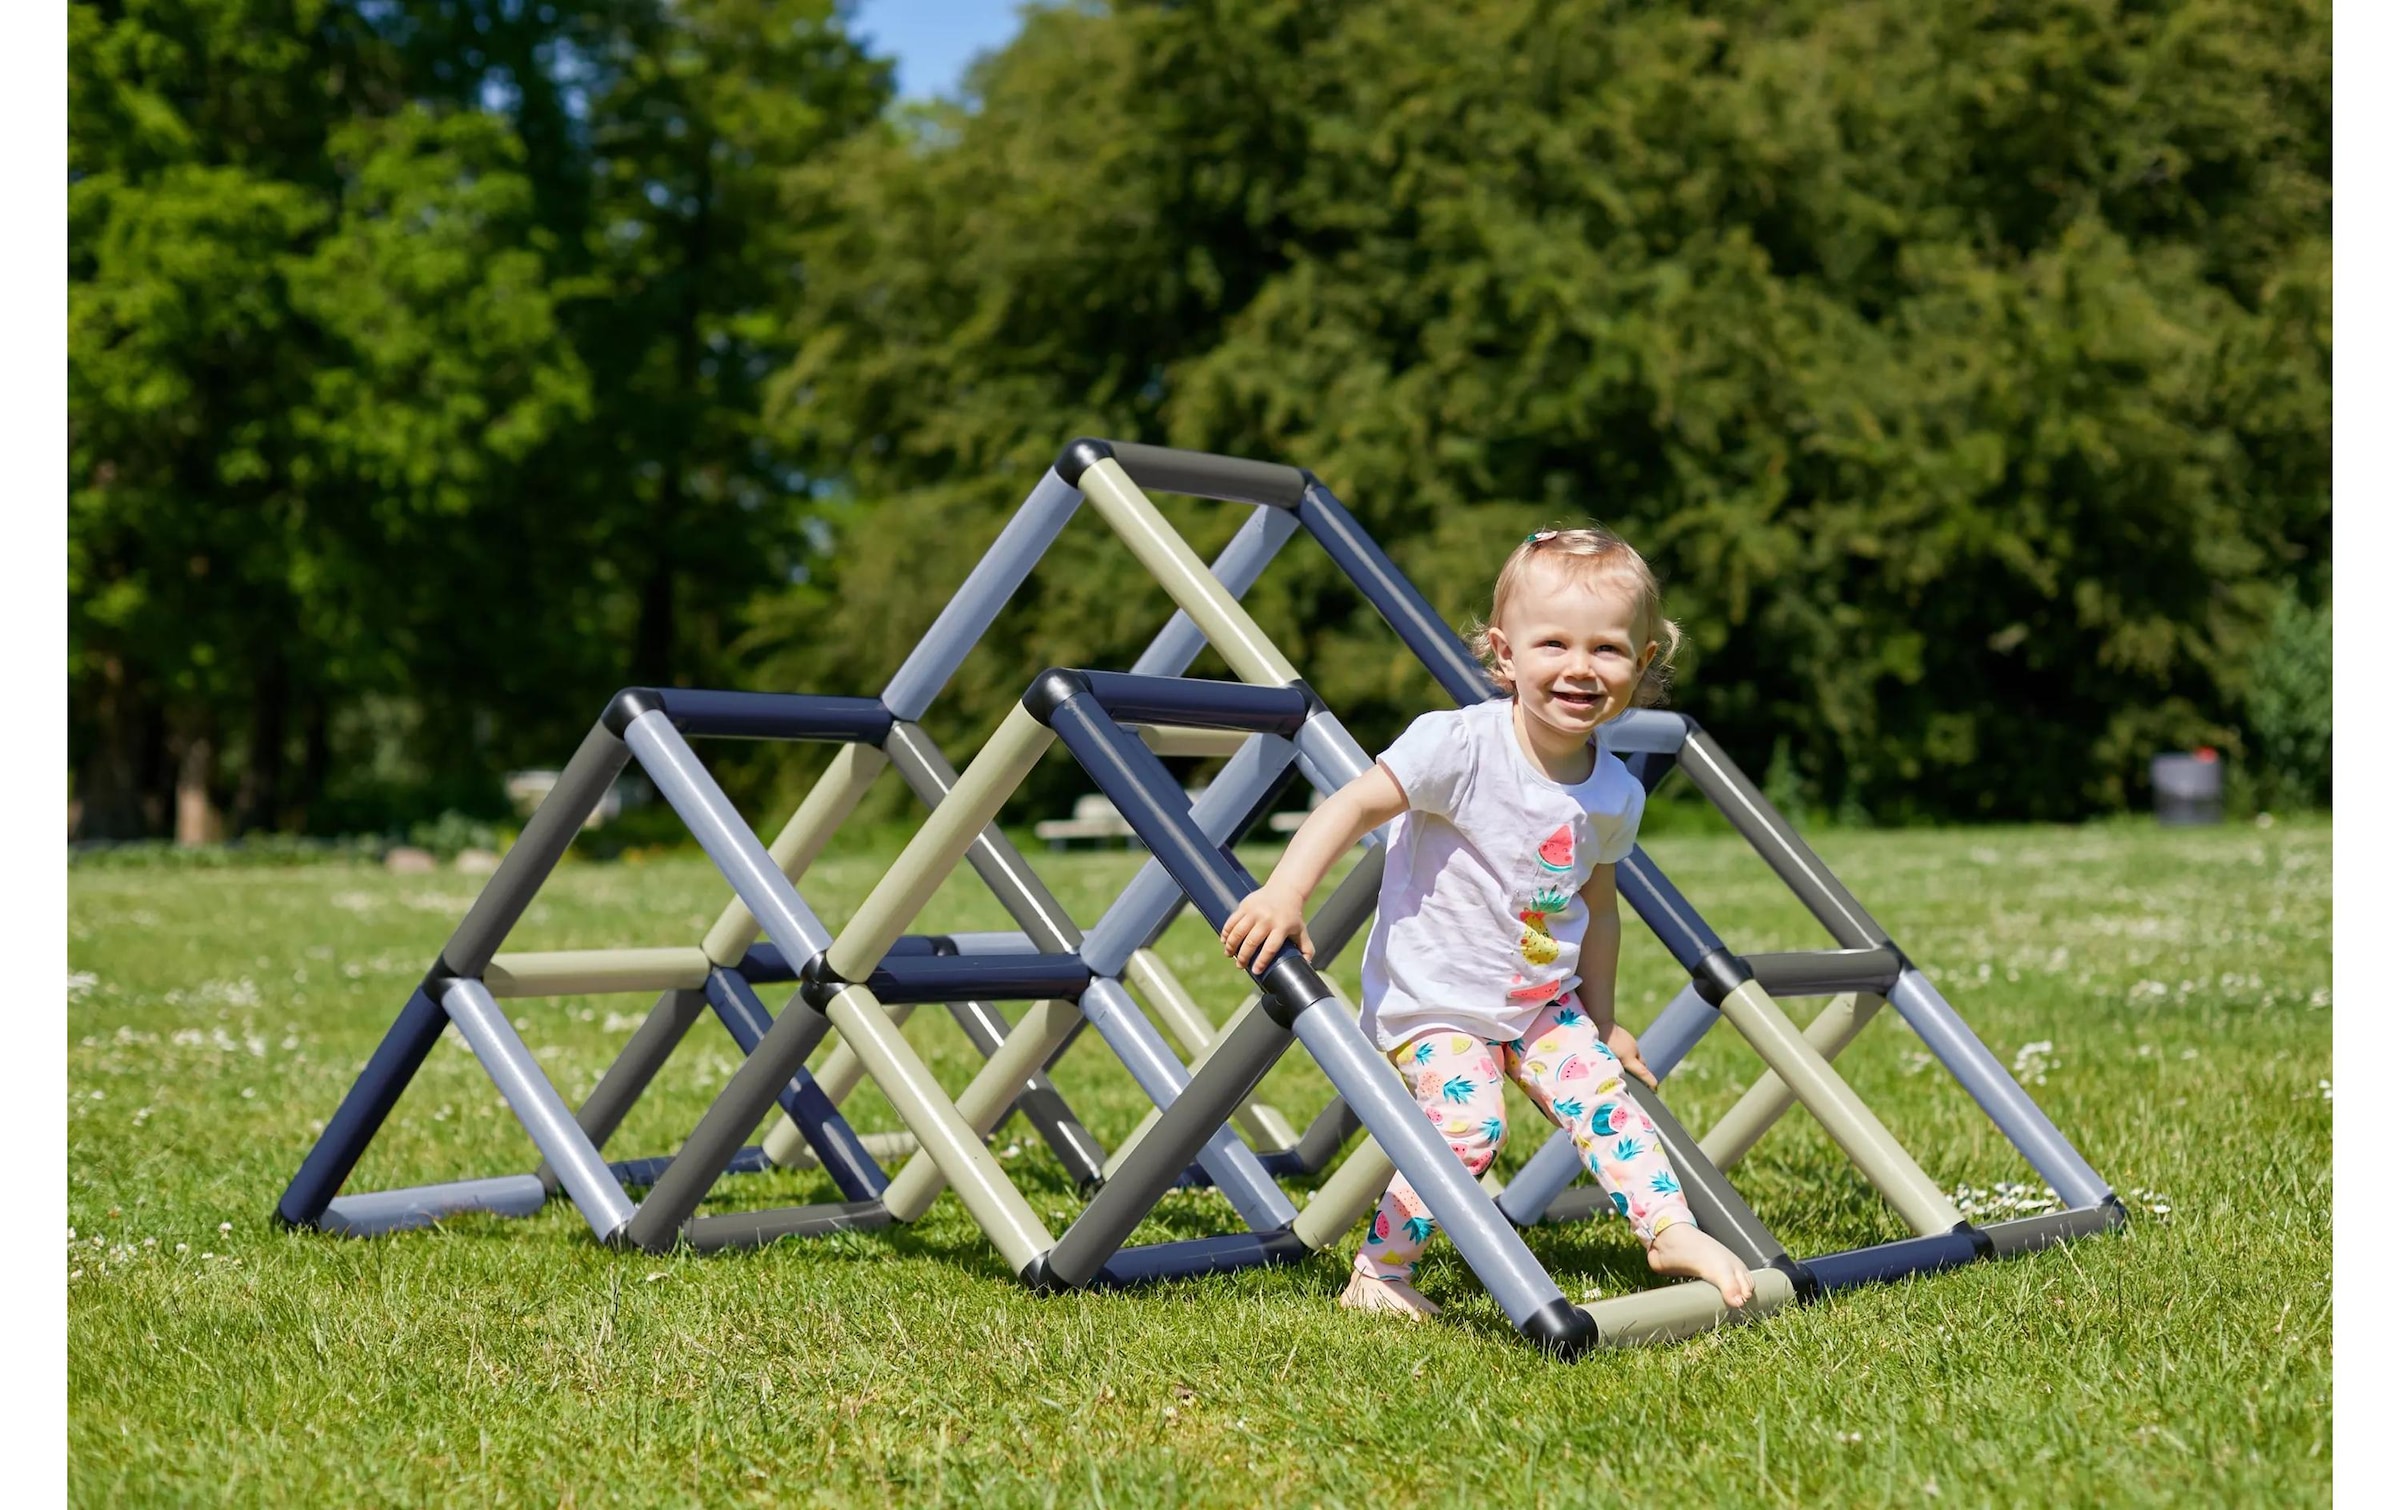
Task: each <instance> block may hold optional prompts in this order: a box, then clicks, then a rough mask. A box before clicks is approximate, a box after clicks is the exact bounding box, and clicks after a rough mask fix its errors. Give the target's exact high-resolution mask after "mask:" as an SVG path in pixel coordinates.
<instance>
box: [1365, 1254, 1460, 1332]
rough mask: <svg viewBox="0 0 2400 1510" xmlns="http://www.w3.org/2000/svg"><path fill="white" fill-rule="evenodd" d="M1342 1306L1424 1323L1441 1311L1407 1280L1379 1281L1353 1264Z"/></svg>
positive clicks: (1381, 1279) (1380, 1279)
mask: <svg viewBox="0 0 2400 1510" xmlns="http://www.w3.org/2000/svg"><path fill="white" fill-rule="evenodd" d="M1342 1305H1343V1307H1344V1309H1347V1310H1352V1311H1368V1312H1372V1313H1377V1314H1380V1315H1385V1316H1405V1317H1407V1318H1408V1319H1409V1320H1410V1321H1424V1320H1427V1319H1429V1318H1431V1317H1434V1316H1438V1315H1440V1314H1441V1310H1442V1308H1441V1307H1440V1306H1437V1305H1435V1304H1434V1303H1433V1302H1432V1301H1430V1300H1427V1299H1426V1298H1425V1297H1424V1296H1422V1295H1419V1294H1418V1293H1417V1291H1416V1287H1415V1286H1413V1285H1411V1284H1409V1283H1408V1281H1406V1280H1403V1279H1383V1278H1379V1277H1377V1276H1376V1275H1373V1274H1370V1273H1368V1272H1367V1271H1366V1270H1365V1269H1363V1268H1361V1267H1358V1266H1357V1265H1355V1264H1354V1265H1352V1266H1351V1269H1350V1285H1349V1288H1347V1289H1345V1290H1343V1291H1342Z"/></svg>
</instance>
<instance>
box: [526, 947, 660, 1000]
mask: <svg viewBox="0 0 2400 1510" xmlns="http://www.w3.org/2000/svg"><path fill="white" fill-rule="evenodd" d="M707 983H708V956H707V955H706V954H704V953H702V952H701V951H700V950H698V949H692V948H688V947H687V948H682V949H554V950H546V951H539V952H535V951H527V952H525V953H520V954H495V955H493V956H492V962H491V963H490V964H488V965H486V966H484V967H483V984H484V989H486V990H488V991H490V992H491V993H492V995H494V996H496V997H527V996H606V995H609V994H611V993H613V992H618V991H697V990H698V989H700V987H702V986H704V985H706V984H707Z"/></svg>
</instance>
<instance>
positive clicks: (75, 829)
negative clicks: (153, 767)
mask: <svg viewBox="0 0 2400 1510" xmlns="http://www.w3.org/2000/svg"><path fill="white" fill-rule="evenodd" d="M95 681H96V683H97V685H96V686H95V687H94V688H93V689H92V691H91V693H90V696H91V699H92V702H91V706H90V710H89V711H90V714H91V724H90V729H91V738H90V742H89V744H88V745H87V746H86V748H85V749H84V751H83V753H82V755H81V756H80V758H78V759H77V761H76V763H75V811H74V816H73V820H72V822H71V825H70V827H69V829H68V837H69V838H71V839H139V838H141V837H142V836H144V835H145V834H148V833H151V832H154V828H153V825H152V824H151V822H150V821H149V820H150V815H149V814H148V813H146V812H145V811H144V803H143V800H142V798H143V794H144V792H145V790H146V789H147V788H146V786H145V777H146V775H147V772H146V770H145V769H144V768H145V766H146V765H147V764H148V761H147V760H145V758H144V757H145V756H146V755H148V754H149V753H150V752H148V751H147V750H145V749H144V747H143V743H144V741H145V739H147V738H148V736H149V733H150V724H151V722H152V721H151V720H150V719H149V718H148V717H146V716H145V711H146V710H145V709H144V708H143V706H142V702H143V700H142V698H141V696H140V694H139V693H137V692H136V691H135V690H134V689H133V688H132V687H131V686H129V685H127V679H126V675H125V664H124V662H122V661H120V660H118V659H117V658H116V657H114V656H110V657H107V658H106V659H104V660H103V661H102V662H101V663H100V674H99V676H98V677H97V678H95Z"/></svg>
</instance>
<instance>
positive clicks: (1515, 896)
mask: <svg viewBox="0 0 2400 1510" xmlns="http://www.w3.org/2000/svg"><path fill="white" fill-rule="evenodd" d="M1514 707H1515V705H1514V703H1512V702H1511V701H1510V700H1509V699H1507V698H1494V699H1493V700H1491V701H1489V702H1484V703H1478V704H1476V705H1475V706H1474V707H1471V708H1462V709H1459V710H1457V711H1455V712H1443V713H1428V714H1426V715H1425V716H1424V717H1422V718H1420V719H1418V720H1417V721H1416V722H1415V723H1413V724H1410V725H1409V726H1408V731H1407V732H1406V733H1404V734H1402V735H1401V736H1400V738H1399V739H1398V741H1396V742H1395V743H1394V744H1393V745H1392V747H1391V748H1390V749H1389V750H1386V751H1385V752H1384V753H1383V756H1382V762H1381V763H1382V764H1383V765H1384V767H1385V768H1386V769H1388V770H1389V771H1390V772H1391V773H1392V775H1393V776H1394V777H1396V778H1398V780H1399V783H1400V790H1401V791H1402V792H1403V793H1405V794H1406V795H1407V797H1408V811H1407V812H1406V813H1403V814H1402V815H1401V816H1400V819H1399V822H1398V823H1397V825H1396V826H1395V831H1394V833H1393V836H1392V840H1391V853H1390V855H1389V856H1388V857H1387V858H1386V859H1385V861H1384V867H1383V889H1382V892H1381V894H1380V896H1379V898H1378V901H1377V906H1376V914H1375V925H1374V927H1373V929H1371V930H1370V931H1369V932H1368V934H1367V949H1366V958H1365V961H1364V964H1363V966H1362V968H1361V980H1360V984H1361V986H1362V988H1363V989H1362V993H1361V994H1362V996H1363V997H1364V1005H1363V1007H1362V1009H1361V1011H1360V1013H1359V1025H1360V1026H1361V1027H1363V1028H1364V1029H1366V1031H1367V1034H1368V1036H1369V1037H1371V1038H1373V1039H1374V1040H1375V1045H1376V1047H1377V1048H1379V1049H1381V1050H1383V1051H1384V1052H1385V1053H1390V1052H1391V1051H1392V1050H1394V1049H1396V1048H1399V1047H1400V1046H1401V1045H1402V1044H1404V1043H1406V1042H1408V1041H1409V1040H1410V1039H1412V1038H1415V1037H1417V1036H1418V1035H1420V1034H1423V1033H1429V1032H1435V1031H1438V1030H1448V1031H1451V1032H1459V1033H1471V1034H1473V1035H1474V1036H1476V1037H1478V1038H1482V1039H1487V1040H1490V1041H1493V1042H1500V1043H1505V1042H1507V1041H1509V1040H1511V1039H1515V1038H1519V1037H1522V1036H1523V1035H1524V1033H1525V1031H1526V1030H1527V1029H1528V1028H1530V1027H1531V1026H1532V1025H1533V1019H1534V1017H1535V1016H1536V1015H1538V1014H1539V1013H1540V1011H1541V1009H1542V1008H1543V1007H1544V1006H1547V1005H1548V1004H1549V1003H1550V1002H1552V1001H1554V1000H1556V999H1557V998H1559V997H1560V996H1563V995H1565V994H1566V993H1567V992H1569V991H1572V990H1574V989H1575V986H1576V984H1577V983H1578V981H1579V980H1580V979H1581V977H1579V976H1578V975H1577V974H1576V971H1575V967H1576V964H1577V962H1578V958H1579V956H1580V955H1581V953H1582V947H1583V934H1584V928H1585V926H1586V925H1587V923H1588V922H1589V921H1590V919H1589V917H1588V916H1587V913H1588V909H1587V908H1586V907H1585V906H1584V905H1583V897H1582V895H1581V892H1582V889H1583V885H1584V883H1585V882H1586V881H1589V880H1590V879H1591V877H1592V870H1593V868H1594V867H1595V866H1599V865H1613V864H1615V863H1616V862H1617V861H1619V860H1622V859H1624V858H1625V857H1626V856H1627V855H1629V854H1631V853H1633V841H1634V836H1635V834H1636V832H1637V831H1638V830H1639V829H1640V827H1641V822H1642V798H1643V792H1642V784H1641V783H1640V782H1639V781H1637V780H1635V779H1634V776H1633V773H1632V772H1631V771H1628V770H1626V769H1625V763H1624V762H1623V761H1621V760H1619V759H1618V758H1617V757H1616V756H1614V755H1612V754H1610V753H1609V752H1608V751H1607V750H1604V749H1599V748H1597V747H1595V748H1594V750H1593V752H1592V754H1593V759H1592V773H1591V775H1589V776H1587V777H1585V778H1584V779H1583V781H1581V782H1580V783H1578V784H1577V785H1574V786H1564V785H1561V784H1560V783H1558V782H1556V781H1552V780H1551V779H1550V778H1549V777H1548V776H1545V775H1543V774H1542V772H1541V770H1540V769H1539V768H1538V767H1536V766H1535V765H1534V763H1533V759H1532V757H1531V756H1529V755H1527V754H1526V753H1525V752H1524V750H1523V749H1521V748H1520V747H1519V746H1518V744H1517V734H1516V730H1515V728H1514V727H1513V726H1512V725H1511V722H1510V715H1511V713H1512V712H1513V711H1514Z"/></svg>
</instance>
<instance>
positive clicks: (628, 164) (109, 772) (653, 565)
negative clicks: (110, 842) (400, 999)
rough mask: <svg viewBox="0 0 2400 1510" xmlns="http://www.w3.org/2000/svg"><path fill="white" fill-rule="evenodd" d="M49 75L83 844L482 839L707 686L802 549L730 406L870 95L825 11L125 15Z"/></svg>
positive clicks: (446, 9)
mask: <svg viewBox="0 0 2400 1510" xmlns="http://www.w3.org/2000/svg"><path fill="white" fill-rule="evenodd" d="M70 37H71V45H70V56H69V67H70V74H71V78H72V91H71V122H70V136H71V139H72V150H71V155H70V161H69V197H70V217H71V219H70V232H71V239H72V247H71V272H70V278H71V283H70V291H69V299H70V317H71V322H72V329H71V337H70V374H69V383H70V405H71V414H72V422H73V436H74V455H73V457H72V459H71V470H72V477H73V482H72V485H71V489H70V510H71V526H70V563H69V568H70V577H71V580H70V597H71V602H72V609H71V623H70V638H71V658H70V665H69V679H70V688H71V697H70V701H71V705H72V708H73V710H74V711H73V716H72V719H71V735H70V746H71V752H70V759H71V762H72V769H73V781H74V790H75V793H76V797H77V800H78V801H79V803H80V804H81V807H82V814H81V831H82V832H84V833H85V834H88V835H93V836H104V837H105V836H128V835H134V834H141V833H155V832H159V831H161V830H163V829H167V828H170V827H172V828H173V829H175V830H176V831H177V832H178V833H180V834H182V835H183V836H185V837H203V836H205V835H207V834H208V833H209V832H211V831H212V830H213V828H214V827H215V820H214V814H215V811H216V809H217V808H218V807H219V806H221V805H224V804H226V803H230V804H231V807H232V810H233V819H234V825H235V826H236V827H237V828H249V827H258V826H265V825H281V826H312V827H317V828H329V827H350V826H359V825H370V826H383V825H386V824H391V823H395V822H398V821H400V820H402V819H404V818H406V817H408V816H411V815H412V814H413V813H415V812H418V811H432V810H439V809H440V808H442V807H447V806H460V807H466V808H469V809H477V808H483V809H488V808H490V807H491V806H493V805H494V804H495V803H496V802H497V801H498V795H499V792H498V781H497V776H498V772H499V771H500V770H501V769H503V768H505V767H506V766H507V765H509V764H514V763H522V762H540V761H555V760H556V759H558V758H559V755H560V752H561V751H562V749H563V748H565V747H566V746H567V744H568V743H569V742H571V741H572V740H573V739H574V737H575V736H576V733H577V731H578V729H579V727H580V726H581V725H582V724H583V723H584V722H587V721H588V720H589V718H590V715H591V709H592V707H593V706H594V705H595V703H596V701H597V699H598V698H600V697H601V696H603V695H604V694H605V692H606V691H607V690H608V688H610V687H611V686H614V685H616V684H618V683H620V682H622V681H624V680H627V679H629V678H630V677H631V676H633V675H639V676H642V677H646V678H652V679H657V680H687V679H692V678H693V677H694V676H695V674H707V673H714V672H717V671H719V670H720V667H719V666H718V663H717V661H716V659H715V657H716V654H717V645H718V643H719V641H721V640H722V639H723V638H724V637H725V636H726V635H728V634H730V633H731V632H732V630H731V628H730V627H727V626H732V625H735V624H737V623H738V621H739V615H740V612H741V609H742V606H743V604H744V602H745V601H746V600H747V599H748V598H749V597H750V596H751V595H753V594H754V593H755V592H756V591H757V590H758V588H759V587H760V585H761V584H762V583H768V582H778V583H779V582H781V581H784V580H786V579H787V577H788V570H787V562H788V560H789V558H790V556H791V553H792V550H793V549H794V547H795V544H796V543H797V542H798V541H799V540H800V539H801V536H800V535H799V526H800V524H801V522H802V520H803V518H804V516H805V515H806V513H807V512H808V510H809V509H810V507H812V505H811V503H810V495H809V489H808V486H807V479H806V478H805V477H802V476H799V475H797V474H796V473H795V472H794V471H793V469H792V468H791V466H790V465H789V462H788V460H786V459H784V458H782V457H779V456H778V455H776V454H774V453H773V452H772V450H771V448H770V447H768V446H767V445H766V444H765V443H763V442H762V441H761V439H760V438H759V437H758V436H757V435H756V433H755V423H754V416H755V413H756V410H757V404H756V402H755V399H754V398H753V397H752V396H751V390H752V389H753V387H754V386H755V385H756V384H757V382H758V381H759V380H760V379H761V378H762V377H763V376H764V375H765V374H766V373H768V372H769V371H771V370H772V369H773V368H774V367H775V366H776V365H777V364H778V362H779V361H780V360H781V353H780V351H779V350H778V348H777V347H776V346H775V342H776V341H777V340H779V339H780V338H781V334H780V333H781V331H782V330H783V322H782V320H781V319H780V317H779V316H778V314H777V311H778V310H779V309H780V308H781V303H782V301H784V300H785V299H786V289H787V287H788V285H789V282H790V279H791V277H792V276H793V273H794V269H793V267H792V265H791V263H790V261H789V257H788V254H787V250H786V246H785V243H784V241H783V240H782V239H781V238H782V237H783V236H784V233H785V229H786V227H787V224H788V223H789V221H790V219H791V213H792V208H793V206H792V202H791V201H789V200H788V199H787V198H785V197H784V193H783V177H784V175H785V173H786V171H787V169H788V167H789V165H790V164H792V163H793V162H795V161H798V160H802V159H805V158H806V156H807V155H808V153H809V152H810V150H811V149H812V147H813V146H815V145H816V144H819V143H821V142H822V141H824V140H828V139H830V138H832V137H836V136H839V135H840V134H842V133H843V132H846V131H849V130H851V129H854V128H855V127H856V126H857V125H858V124H859V123H860V122H862V121H864V120H866V119H869V118H871V117H872V116H873V114H874V112H875V111H876V109H877V108H879V106H880V104H881V102H882V99H883V97H884V95H885V93H886V91H887V88H888V86H887V84H886V81H885V72H886V70H885V69H884V67H883V65H881V64H877V63H874V62H871V61H870V60H867V59H865V58H864V57H863V56H862V55H861V54H860V53H859V52H858V51H857V49H856V48H855V47H854V46H852V45H851V44H850V42H849V41H848V38H847V36H846V33H845V32H844V29H843V13H842V12H841V11H840V10H839V9H838V8H837V7H836V6H834V5H832V4H830V3H816V4H809V3H802V0H720V3H715V4H704V5H690V4H677V5H669V4H665V3H662V0H589V3H582V4H558V5H544V6H523V5H518V4H515V3H514V0H449V3H444V4H438V5H424V6H386V5H366V4H355V3H327V0H133V3H129V4H109V5H100V4H77V5H74V6H72V7H71V9H70ZM687 605H688V608H689V611H688V614H686V613H679V611H678V610H679V607H680V606H687ZM687 617H688V618H690V619H693V620H697V621H698V623H699V625H700V628H699V631H698V632H687V631H685V630H684V629H683V628H682V627H681V625H682V624H683V622H684V621H685V619H686V618H687Z"/></svg>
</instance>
